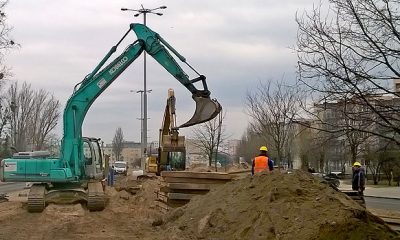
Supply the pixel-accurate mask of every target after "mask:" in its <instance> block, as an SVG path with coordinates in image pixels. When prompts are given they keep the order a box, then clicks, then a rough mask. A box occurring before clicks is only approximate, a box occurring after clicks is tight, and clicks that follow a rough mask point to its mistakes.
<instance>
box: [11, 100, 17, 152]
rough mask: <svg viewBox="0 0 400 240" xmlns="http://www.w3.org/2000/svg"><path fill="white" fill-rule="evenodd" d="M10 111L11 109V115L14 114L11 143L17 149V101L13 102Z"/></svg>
mask: <svg viewBox="0 0 400 240" xmlns="http://www.w3.org/2000/svg"><path fill="white" fill-rule="evenodd" d="M10 109H11V113H12V124H11V134H12V141H11V144H12V145H13V147H14V148H15V147H17V126H16V117H15V111H16V110H17V104H16V103H15V101H11V103H10Z"/></svg>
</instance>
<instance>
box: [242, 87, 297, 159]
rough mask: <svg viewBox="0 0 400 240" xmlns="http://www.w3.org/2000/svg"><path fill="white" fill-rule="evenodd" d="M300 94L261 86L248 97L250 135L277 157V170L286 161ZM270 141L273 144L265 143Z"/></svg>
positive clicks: (288, 88) (284, 89) (280, 88)
mask: <svg viewBox="0 0 400 240" xmlns="http://www.w3.org/2000/svg"><path fill="white" fill-rule="evenodd" d="M300 99H301V98H300V92H299V90H298V89H297V88H293V87H290V86H287V85H284V83H283V81H281V82H278V83H276V84H271V82H268V83H262V82H260V83H259V85H258V86H257V88H256V89H255V90H254V92H249V93H247V96H246V105H247V113H248V114H249V116H250V117H252V119H253V121H252V122H251V123H250V126H251V127H252V129H253V131H254V132H256V133H257V134H258V135H259V136H260V137H262V138H263V139H264V141H265V142H266V143H268V144H267V145H269V148H270V149H271V148H272V149H274V150H275V151H276V153H277V159H276V163H277V164H278V165H279V166H280V164H281V163H282V161H283V160H284V159H286V160H288V157H289V155H288V153H289V151H290V150H289V149H288V147H290V145H289V144H288V143H289V141H290V138H289V136H290V132H291V131H292V129H291V127H292V123H293V120H294V119H295V117H296V116H297V114H298V111H299V110H300V108H299V106H300V104H299V101H300ZM269 138H271V140H272V142H268V140H270V139H269Z"/></svg>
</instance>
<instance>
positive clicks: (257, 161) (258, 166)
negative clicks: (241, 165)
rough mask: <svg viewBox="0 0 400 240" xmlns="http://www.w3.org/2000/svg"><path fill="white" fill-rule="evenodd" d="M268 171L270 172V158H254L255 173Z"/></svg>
mask: <svg viewBox="0 0 400 240" xmlns="http://www.w3.org/2000/svg"><path fill="white" fill-rule="evenodd" d="M263 171H267V172H269V168H268V157H266V156H258V157H256V158H254V172H255V173H258V172H263Z"/></svg>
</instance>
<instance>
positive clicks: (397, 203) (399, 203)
mask: <svg viewBox="0 0 400 240" xmlns="http://www.w3.org/2000/svg"><path fill="white" fill-rule="evenodd" d="M364 199H365V203H366V205H367V208H378V209H387V210H396V211H400V199H387V198H376V197H364Z"/></svg>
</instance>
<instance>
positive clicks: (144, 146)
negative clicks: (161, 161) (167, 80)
mask: <svg viewBox="0 0 400 240" xmlns="http://www.w3.org/2000/svg"><path fill="white" fill-rule="evenodd" d="M141 7H142V8H140V9H130V8H121V11H132V12H135V14H134V15H133V16H135V17H139V16H140V14H143V24H144V25H145V26H146V15H147V14H148V13H150V14H155V15H158V16H162V15H163V14H162V13H160V12H157V11H158V10H161V9H166V8H167V6H160V7H157V8H152V9H148V8H144V7H143V4H141ZM143 59H144V64H143V122H142V124H143V129H142V136H143V137H142V154H141V155H142V161H141V164H140V165H141V168H142V170H143V171H144V170H145V169H144V168H145V161H146V155H147V92H148V91H147V85H146V52H145V51H144V52H143Z"/></svg>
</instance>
